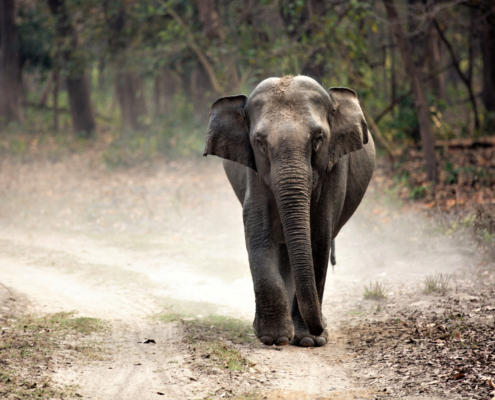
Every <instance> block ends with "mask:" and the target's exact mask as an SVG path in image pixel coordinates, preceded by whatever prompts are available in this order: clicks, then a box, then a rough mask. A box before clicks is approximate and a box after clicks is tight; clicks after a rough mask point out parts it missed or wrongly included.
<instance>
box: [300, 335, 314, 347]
mask: <svg viewBox="0 0 495 400" xmlns="http://www.w3.org/2000/svg"><path fill="white" fill-rule="evenodd" d="M299 345H301V346H302V347H313V346H314V345H315V341H314V340H313V339H311V338H310V337H307V336H306V337H304V338H302V339H301V341H300V342H299Z"/></svg>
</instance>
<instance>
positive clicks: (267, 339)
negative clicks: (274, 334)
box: [260, 336, 289, 346]
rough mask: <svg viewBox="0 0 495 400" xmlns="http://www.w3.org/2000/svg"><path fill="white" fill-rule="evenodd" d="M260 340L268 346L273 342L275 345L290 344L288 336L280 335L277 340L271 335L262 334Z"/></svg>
mask: <svg viewBox="0 0 495 400" xmlns="http://www.w3.org/2000/svg"><path fill="white" fill-rule="evenodd" d="M260 341H261V343H263V344H264V345H266V346H271V345H272V344H274V345H275V346H286V345H288V344H289V338H288V337H287V336H280V337H279V338H277V340H275V342H274V341H273V339H272V338H271V337H270V336H262V337H260Z"/></svg>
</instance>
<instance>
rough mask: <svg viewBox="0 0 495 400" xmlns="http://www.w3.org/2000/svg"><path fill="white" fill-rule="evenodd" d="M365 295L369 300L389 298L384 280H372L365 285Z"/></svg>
mask: <svg viewBox="0 0 495 400" xmlns="http://www.w3.org/2000/svg"><path fill="white" fill-rule="evenodd" d="M363 297H364V298H365V299H367V300H382V299H385V298H387V285H385V283H383V282H379V281H375V282H370V284H369V285H364V293H363Z"/></svg>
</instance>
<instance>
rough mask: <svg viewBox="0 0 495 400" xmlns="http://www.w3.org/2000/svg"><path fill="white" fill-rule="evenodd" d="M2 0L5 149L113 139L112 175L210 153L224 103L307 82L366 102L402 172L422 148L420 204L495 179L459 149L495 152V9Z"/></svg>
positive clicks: (435, 4)
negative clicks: (286, 82) (283, 80)
mask: <svg viewBox="0 0 495 400" xmlns="http://www.w3.org/2000/svg"><path fill="white" fill-rule="evenodd" d="M1 6H2V9H1V11H2V12H1V54H2V56H1V57H2V59H1V79H0V82H1V93H2V96H1V99H0V100H1V102H0V125H1V130H2V132H3V134H2V145H1V148H2V151H4V152H7V153H9V152H12V151H14V152H20V153H23V152H29V148H30V147H32V146H33V140H34V143H36V144H38V143H43V142H46V141H50V140H51V141H52V142H53V140H56V141H63V142H65V143H67V142H73V141H74V140H75V141H79V142H80V141H81V140H83V141H84V140H85V139H90V140H95V139H96V140H99V139H102V138H105V140H104V141H105V143H109V145H108V148H107V151H106V152H105V153H104V154H103V156H104V159H105V161H106V163H107V164H108V165H109V166H111V167H118V166H125V165H131V164H133V163H136V162H137V163H138V162H141V161H143V160H150V159H154V158H156V157H161V156H163V155H165V156H176V155H191V154H196V153H200V152H201V149H202V146H203V137H204V130H205V126H206V124H207V120H208V113H209V106H210V104H211V103H212V101H214V100H215V99H216V98H218V97H220V96H224V95H233V94H238V93H244V94H248V93H249V92H250V91H251V90H252V88H253V87H254V86H256V84H257V83H259V82H260V81H261V80H263V79H265V78H266V77H270V76H283V75H288V74H289V75H298V74H303V75H307V76H310V77H312V78H314V79H316V80H317V81H318V82H320V83H321V84H322V85H323V86H325V87H332V86H347V87H350V88H352V89H354V90H355V91H356V92H357V93H358V96H359V99H360V102H361V104H362V106H363V109H364V110H365V114H366V115H365V116H366V119H367V122H368V125H369V128H370V130H371V132H372V133H373V135H374V137H375V141H377V143H378V147H379V148H380V151H381V153H382V154H383V155H385V156H386V157H388V158H389V159H390V160H391V161H392V166H395V170H396V171H397V167H400V166H401V165H403V164H404V157H406V158H407V154H408V152H409V153H410V151H409V150H411V151H415V150H420V153H417V154H415V155H414V157H413V158H418V157H420V158H421V159H422V160H423V162H422V163H421V166H420V169H421V172H422V174H423V175H424V176H423V175H422V177H418V178H417V179H413V181H415V182H413V183H412V185H413V186H414V187H419V189H415V190H413V194H412V195H413V197H414V196H420V197H421V196H423V197H424V195H425V193H426V192H425V190H423V189H424V187H426V186H425V185H430V186H431V184H437V183H442V182H443V183H447V184H448V183H458V181H459V175H466V172H467V175H471V178H469V179H468V181H469V183H470V184H473V185H475V184H476V185H479V184H481V185H482V186H486V187H491V186H493V184H495V179H494V177H493V173H494V172H495V171H494V170H493V165H492V166H491V168H490V165H488V168H486V165H487V162H488V161H490V160H489V159H487V157H488V158H490V157H489V156H490V155H493V152H490V151H488V153H487V155H486V154H485V157H484V160H481V165H479V164H480V162H474V164H473V161H471V163H468V164H469V165H467V164H466V165H464V164H462V163H461V164H462V165H456V164H455V163H452V160H450V159H449V157H446V156H445V152H446V151H447V152H448V150H449V149H455V148H457V149H459V148H462V149H469V148H476V147H482V148H487V147H488V148H490V147H492V146H493V145H494V143H495V139H494V137H493V131H494V129H495V6H494V5H493V2H492V1H490V0H471V1H460V0H453V1H436V0H423V1H420V0H408V1H407V2H406V1H389V0H384V1H383V2H370V1H358V0H352V1H340V0H296V1H292V0H277V1H267V0H249V1H236V0H230V1H224V0H218V1H215V0H196V1H170V0H169V1H166V0H146V1H136V0H105V1H93V0H84V1H81V0H47V1H32V0H2V2H1ZM485 153H486V151H485ZM463 154H464V153H463ZM476 154H477V153H476ZM404 155H405V156H404ZM409 158H410V157H409ZM454 158H459V157H454ZM461 158H462V157H461ZM468 158H469V156H468ZM471 158H473V156H471ZM401 160H402V161H401ZM471 164H473V165H471ZM488 164H489V163H488ZM479 167H481V170H482V173H479V171H478V169H479ZM399 169H400V168H399ZM406 169H407V168H406ZM413 170H416V168H413ZM475 170H476V171H475ZM473 171H474V172H473ZM405 173H406V174H410V172H407V171H406V172H405ZM481 175H482V176H481ZM461 181H462V179H461ZM421 187H423V189H422V188H421Z"/></svg>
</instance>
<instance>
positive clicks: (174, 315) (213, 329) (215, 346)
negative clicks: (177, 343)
mask: <svg viewBox="0 0 495 400" xmlns="http://www.w3.org/2000/svg"><path fill="white" fill-rule="evenodd" d="M182 303H183V302H174V304H173V305H168V307H167V308H168V310H166V311H165V312H163V313H161V314H159V315H157V316H156V317H155V318H157V319H158V320H160V321H162V322H165V323H170V322H176V323H178V324H179V326H180V327H181V329H182V330H183V337H184V339H183V340H184V343H185V344H186V345H187V347H188V349H189V351H190V352H191V355H192V358H193V359H194V360H196V361H197V364H198V365H200V366H201V367H202V368H209V367H216V368H220V369H227V370H229V371H241V372H244V371H247V370H248V369H249V368H250V367H253V366H254V364H253V363H252V362H251V361H250V360H248V359H247V358H246V357H245V356H243V354H242V353H241V352H240V351H239V349H238V348H237V347H236V345H246V344H252V343H257V340H255V336H254V333H253V329H252V326H251V324H250V323H249V322H247V321H245V320H241V319H237V318H233V317H227V316H223V315H216V314H210V315H206V316H201V315H200V316H197V315H196V316H194V315H192V314H191V313H190V312H186V313H184V311H185V310H186V308H187V305H189V306H191V305H192V307H193V308H194V305H196V306H200V305H199V304H194V305H193V304H192V303H194V302H185V303H186V304H182ZM208 308H209V307H208V305H206V306H204V307H203V312H204V311H208ZM171 310H172V312H171ZM179 310H182V312H181V311H179Z"/></svg>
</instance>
